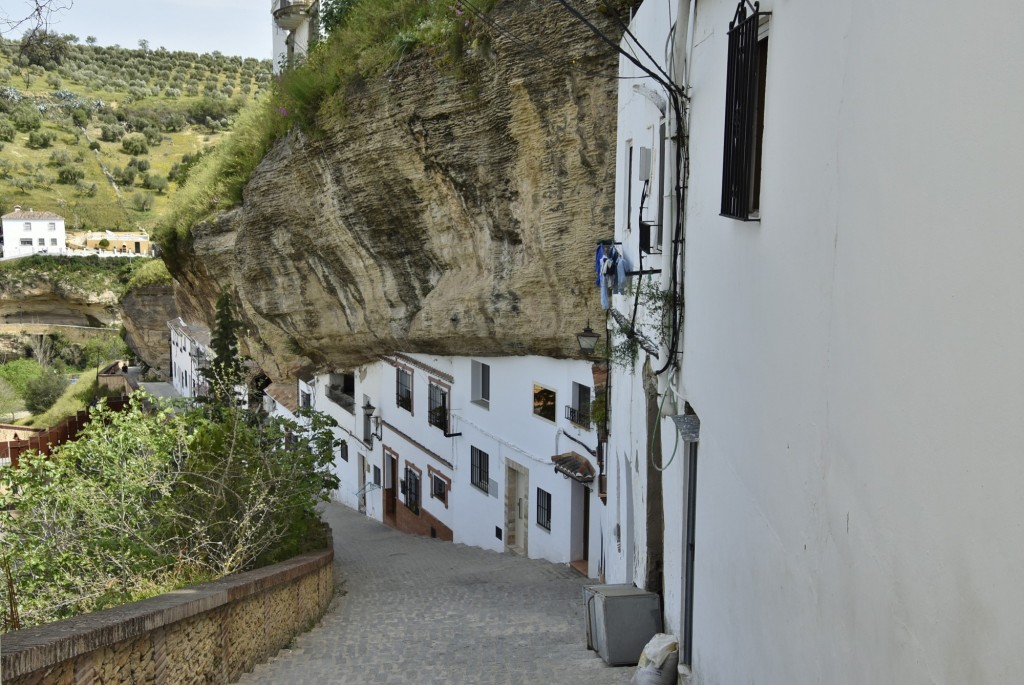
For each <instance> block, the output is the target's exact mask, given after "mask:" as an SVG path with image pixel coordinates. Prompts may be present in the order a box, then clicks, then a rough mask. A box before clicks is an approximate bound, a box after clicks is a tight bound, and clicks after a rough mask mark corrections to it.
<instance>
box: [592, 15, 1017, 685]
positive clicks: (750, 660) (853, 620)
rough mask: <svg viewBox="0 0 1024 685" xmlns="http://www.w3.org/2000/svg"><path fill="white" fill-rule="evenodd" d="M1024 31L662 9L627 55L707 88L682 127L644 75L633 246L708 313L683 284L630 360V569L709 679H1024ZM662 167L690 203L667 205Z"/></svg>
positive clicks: (635, 145)
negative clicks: (648, 248)
mask: <svg viewBox="0 0 1024 685" xmlns="http://www.w3.org/2000/svg"><path fill="white" fill-rule="evenodd" d="M1022 21H1024V8H1022V7H1021V6H1019V5H1017V4H1015V3H1010V2H1005V1H1004V2H997V3H994V4H992V5H989V6H986V7H985V8H984V9H981V8H973V7H971V8H966V7H965V6H963V5H961V4H956V3H952V2H948V1H945V0H943V1H941V2H932V3H923V2H914V3H910V4H901V5H899V6H898V7H897V6H895V5H893V4H892V3H888V2H882V1H881V0H857V1H854V0H841V1H839V2H833V3H820V2H814V1H812V0H796V1H793V0H790V1H786V2H783V1H782V0H766V1H765V2H761V3H760V4H759V5H754V4H751V3H748V2H745V1H744V2H739V3H738V2H737V1H736V0H708V1H707V2H699V3H694V2H690V1H687V0H682V1H681V2H678V3H661V2H654V1H653V0H647V1H646V2H644V3H643V4H642V5H641V6H640V8H639V10H638V12H637V13H636V14H635V16H634V18H633V20H632V23H631V30H632V33H633V34H634V35H635V36H636V38H637V40H638V41H639V43H641V44H643V45H644V46H645V47H646V48H647V53H648V54H646V55H645V54H644V53H643V52H642V51H641V50H640V49H639V48H638V47H637V46H636V44H635V43H634V42H633V40H632V39H631V38H629V37H628V36H627V37H626V39H625V40H624V41H623V47H624V49H626V50H627V51H628V52H629V53H630V54H632V55H634V56H637V58H638V60H639V61H640V62H641V63H642V64H644V65H646V66H649V67H652V71H654V73H655V74H658V75H659V76H662V74H661V71H659V70H658V69H657V68H656V67H657V66H660V67H661V68H662V70H664V72H666V73H667V74H668V75H669V76H670V77H671V82H672V83H673V84H674V85H675V87H678V88H679V89H680V90H681V93H682V94H683V95H685V96H686V99H685V100H684V101H683V103H684V105H685V108H684V117H683V118H682V119H681V120H680V119H678V118H677V117H676V116H675V114H674V112H673V109H672V105H671V91H672V88H666V87H664V85H663V84H661V83H659V82H658V80H657V79H655V78H654V77H651V76H648V77H647V78H639V79H637V78H624V79H623V80H621V81H620V118H619V141H618V149H617V151H616V152H617V157H618V166H619V177H618V182H617V191H616V196H617V207H618V211H617V218H616V233H615V236H616V241H618V242H621V243H622V245H621V247H622V249H623V252H624V253H625V254H626V256H627V258H628V259H629V260H630V261H632V262H633V265H634V269H636V270H641V269H647V268H652V269H655V268H660V269H661V273H659V274H651V275H650V276H649V277H647V278H648V279H657V280H658V282H659V284H660V288H661V290H662V291H663V292H668V293H672V292H675V293H676V295H677V296H678V297H679V298H680V302H682V300H683V298H685V310H683V309H682V307H681V306H680V307H679V308H678V309H677V313H678V314H680V315H684V316H683V317H682V321H681V325H678V333H677V334H676V335H673V330H674V329H675V328H676V327H675V326H669V329H668V330H667V331H666V329H665V328H664V327H663V326H661V327H659V320H660V319H659V317H658V316H656V314H655V312H654V310H656V309H657V308H658V303H659V302H660V303H662V304H664V303H666V302H669V303H671V298H670V297H665V296H660V298H659V297H658V296H651V297H646V298H643V297H642V298H641V299H642V300H644V299H646V302H647V303H648V306H643V305H642V309H641V311H640V312H639V313H638V317H637V318H638V321H639V326H638V328H637V331H638V332H640V333H643V334H644V335H646V336H647V339H646V343H650V344H645V345H640V344H639V343H638V350H637V357H636V362H635V364H634V365H632V366H629V365H628V364H627V365H625V367H623V365H621V364H618V365H616V364H613V365H612V369H611V379H610V384H611V395H612V404H611V411H610V416H611V425H610V431H609V443H608V455H609V457H608V469H609V476H610V478H609V489H608V508H607V510H606V515H607V516H608V517H609V518H608V519H606V520H605V522H604V523H603V530H604V545H603V549H604V550H605V551H606V554H607V558H606V560H605V577H606V580H607V581H609V582H632V583H636V584H638V585H641V586H654V589H658V590H659V591H661V592H662V593H663V598H664V612H665V615H664V618H665V622H666V629H667V630H668V631H670V632H673V633H676V634H677V635H679V636H680V637H681V642H682V665H681V667H680V673H681V678H682V679H683V682H690V683H743V682H756V683H866V682H892V683H897V682H898V683H917V682H930V683H959V682H975V683H1002V682H1015V681H1017V680H1020V678H1021V676H1022V674H1024V654H1022V653H1021V651H1020V649H1019V646H1018V644H1017V643H1018V641H1019V640H1018V636H1020V635H1022V634H1024V590H1021V588H1020V584H1019V582H1018V579H1019V578H1020V577H1021V575H1022V573H1024V548H1022V546H1021V545H1020V544H1018V541H1019V538H1020V535H1019V528H1020V526H1019V524H1018V520H1019V519H1020V517H1021V515H1022V514H1024V499H1022V498H1021V497H1020V495H1019V492H1018V490H1019V487H1018V484H1019V483H1020V482H1024V460H1021V459H1020V454H1021V447H1020V445H1021V444H1024V422H1021V421H1020V419H1019V416H1020V415H1021V413H1022V412H1024V391H1022V388H1024V384H1022V383H1021V379H1022V378H1024V356H1022V355H1021V354H1020V352H1019V350H1021V349H1024V317H1022V316H1021V312H1022V311H1024V309H1022V306H1021V303H1022V302H1024V280H1022V278H1021V274H1024V234H1022V233H1021V231H1020V229H1019V225H1018V224H1019V221H1018V220H1017V216H1016V214H1017V212H1016V210H1015V207H1014V206H1013V203H1011V202H1008V198H1012V197H1015V196H1016V187H1017V186H1018V185H1019V184H1020V182H1021V181H1022V179H1024V174H1022V172H1021V170H1020V168H1019V159H1020V153H1021V151H1022V150H1024V131H1022V130H1021V128H1020V125H1019V122H1020V121H1021V118H1022V115H1024V91H1021V89H1020V88H1017V87H1015V86H1014V85H1013V84H1016V83H1017V82H1018V81H1019V73H1020V71H1021V67H1022V66H1024V51H1022V50H1021V49H1020V47H1021V41H1020V38H1019V36H1018V34H1019V27H1020V26H1021V25H1022ZM644 75H645V74H644V72H643V71H642V70H641V69H639V68H638V67H637V66H636V65H635V64H634V63H632V62H631V61H629V60H627V59H625V58H624V59H623V60H622V67H621V69H620V76H623V77H635V76H644ZM659 102H660V103H664V105H665V107H664V114H663V113H662V112H663V109H662V107H661V106H659ZM663 122H664V123H665V125H666V127H667V130H668V131H669V135H668V136H666V142H665V152H664V153H661V136H660V133H659V129H660V127H661V125H662V123H663ZM680 124H681V125H682V132H683V134H684V135H673V133H674V132H678V131H680ZM676 141H678V142H679V143H680V144H681V145H683V146H684V147H683V148H681V149H680V150H679V152H680V153H681V154H680V156H679V157H675V152H676V149H675V147H674V142H676ZM630 148H632V149H633V155H632V162H631V161H630V159H631V157H630V155H629V150H630ZM640 148H647V149H648V150H649V152H643V151H641V150H640ZM665 159H668V160H673V159H679V160H681V162H682V164H681V165H677V164H675V163H674V162H670V163H668V164H666V163H664V161H663V160H665ZM666 169H667V171H666ZM659 174H664V176H665V179H664V181H662V180H661V179H660V178H659V177H658V176H659ZM645 176H646V177H647V178H648V179H649V180H650V183H649V184H648V187H649V188H650V187H653V188H659V189H660V188H664V191H662V190H654V191H653V192H648V193H647V197H646V198H643V200H642V196H643V188H644V185H645V183H646V182H645V180H644V178H645ZM680 186H683V187H685V196H679V195H677V193H676V188H677V187H680ZM659 200H660V202H659ZM662 203H664V205H665V207H664V210H662V209H661V204H662ZM641 206H644V207H645V209H644V210H641V209H640V207H641ZM678 210H681V213H677V212H678ZM641 211H643V213H642V214H641ZM657 216H660V217H661V220H660V221H654V222H650V223H660V224H661V226H660V229H661V237H660V248H661V255H660V256H655V255H654V254H650V255H645V257H644V261H643V262H642V264H641V263H640V262H639V260H640V251H641V247H642V241H641V239H640V236H641V235H642V234H644V233H646V234H647V235H651V234H656V233H657V231H656V230H653V229H652V228H646V229H645V228H643V227H642V226H640V219H641V218H642V217H643V218H645V219H649V218H653V217H657ZM666 217H667V220H666ZM677 218H678V219H680V220H681V222H677V221H676V219H677ZM651 240H654V238H651ZM673 255H674V258H673ZM683 267H685V268H683ZM673 277H674V278H673ZM636 278H637V277H634V280H635V279H636ZM641 293H643V291H641ZM634 303H635V301H634V300H633V299H631V298H628V297H627V296H626V295H625V294H624V295H615V296H613V297H612V302H611V305H612V306H613V307H615V308H616V309H617V310H618V311H619V312H620V314H623V315H630V314H632V308H633V307H634V306H635V304H634ZM610 320H612V321H613V323H612V324H610V325H611V326H613V327H619V326H620V324H618V323H614V321H615V320H614V319H611V318H610ZM677 323H679V322H677ZM627 329H628V328H627ZM616 340H617V341H618V342H619V343H620V344H621V343H622V342H623V341H624V340H627V337H626V336H624V335H618V336H616ZM645 346H646V347H650V348H651V349H650V350H649V351H648V350H645V349H644V347H645ZM666 362H676V363H674V364H671V363H670V364H669V366H668V368H667V369H666V370H665V371H664V372H663V373H661V374H657V372H658V371H660V370H661V369H662V368H663V367H664V366H665V364H666ZM698 453H699V459H698ZM662 469H663V470H662ZM649 505H654V506H649ZM659 511H660V515H659V514H658V512H659ZM616 531H618V532H619V534H618V535H616V534H615V532H616Z"/></svg>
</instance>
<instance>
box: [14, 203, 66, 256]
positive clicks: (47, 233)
mask: <svg viewBox="0 0 1024 685" xmlns="http://www.w3.org/2000/svg"><path fill="white" fill-rule="evenodd" d="M0 225H2V230H3V233H2V235H0V243H2V244H3V259H14V258H16V257H26V256H28V255H34V254H51V255H54V254H58V255H62V254H65V253H66V252H67V232H66V231H65V228H64V217H62V216H60V215H59V214H54V213H53V212H36V211H33V210H32V209H29V210H27V211H25V210H23V209H22V208H21V207H19V206H17V205H16V206H15V207H14V211H12V212H8V213H7V214H4V215H3V216H2V217H0Z"/></svg>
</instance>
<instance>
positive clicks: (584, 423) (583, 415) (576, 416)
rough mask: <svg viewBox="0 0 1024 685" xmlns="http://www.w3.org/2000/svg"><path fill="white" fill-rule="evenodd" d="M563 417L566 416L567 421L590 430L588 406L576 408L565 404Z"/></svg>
mask: <svg viewBox="0 0 1024 685" xmlns="http://www.w3.org/2000/svg"><path fill="white" fill-rule="evenodd" d="M565 418H567V419H568V420H569V421H571V422H572V423H574V424H576V425H577V426H580V427H581V428H586V429H587V430H590V408H589V407H586V408H583V407H580V408H576V407H570V406H569V405H565Z"/></svg>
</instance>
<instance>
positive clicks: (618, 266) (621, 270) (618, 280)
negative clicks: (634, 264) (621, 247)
mask: <svg viewBox="0 0 1024 685" xmlns="http://www.w3.org/2000/svg"><path fill="white" fill-rule="evenodd" d="M629 270H630V268H629V261H628V260H627V259H626V255H625V254H624V253H620V254H619V258H618V259H616V260H615V288H614V292H615V294H616V295H621V294H622V289H623V288H624V287H625V286H626V272H628V271H629Z"/></svg>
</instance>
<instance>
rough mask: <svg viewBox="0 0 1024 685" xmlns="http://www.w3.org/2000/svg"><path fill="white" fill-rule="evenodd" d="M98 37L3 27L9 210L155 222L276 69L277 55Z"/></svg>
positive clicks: (88, 223)
mask: <svg viewBox="0 0 1024 685" xmlns="http://www.w3.org/2000/svg"><path fill="white" fill-rule="evenodd" d="M95 42H96V41H95V38H93V37H91V36H90V37H86V38H85V39H84V40H80V39H79V37H77V36H73V35H59V34H56V33H50V32H47V31H45V30H42V29H32V30H30V31H28V32H27V33H26V34H25V35H24V36H23V37H22V38H21V39H16V40H7V39H0V212H7V211H10V209H11V208H12V207H13V206H14V205H21V206H22V207H25V208H28V207H32V208H34V209H40V210H41V209H46V210H50V211H55V212H58V213H60V214H62V215H63V216H65V218H66V220H67V225H68V228H69V229H70V230H103V229H127V228H135V227H137V226H142V227H143V228H149V227H150V226H151V225H153V224H154V222H155V221H156V220H157V219H159V218H160V217H161V216H162V214H163V213H164V211H165V208H166V207H167V206H168V201H169V198H170V197H171V196H172V195H173V194H174V192H175V191H176V190H177V189H178V188H179V187H180V186H181V185H182V184H184V182H185V180H186V179H187V178H188V175H189V171H190V169H191V168H192V166H193V165H194V164H195V163H196V162H197V161H198V160H199V159H200V158H201V157H202V156H203V155H204V154H205V153H206V152H207V151H208V150H210V149H211V148H213V147H215V146H216V145H217V144H218V143H219V141H220V139H221V137H222V136H223V134H224V133H225V132H226V131H228V130H230V129H231V127H232V125H233V123H234V121H235V118H236V116H237V115H238V113H239V112H240V111H241V110H242V109H243V108H244V107H245V106H246V105H247V104H248V103H250V102H252V101H253V100H255V99H256V98H257V96H258V95H259V93H260V92H261V91H262V90H263V89H264V88H266V87H267V85H268V83H269V80H270V62H269V61H268V60H263V61H260V60H256V59H254V58H245V59H243V58H241V57H229V56H226V55H222V54H220V53H218V52H214V53H212V54H201V55H200V54H196V53H191V52H180V51H173V52H172V51H168V50H166V49H164V48H163V47H157V48H156V49H152V48H151V47H150V45H149V43H148V42H147V41H145V40H140V41H139V45H138V47H137V48H131V49H129V48H123V47H119V46H113V47H103V46H99V45H96V44H95Z"/></svg>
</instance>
